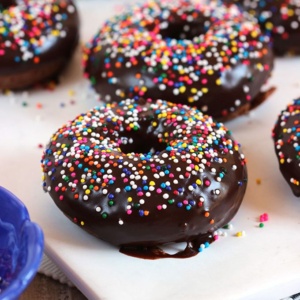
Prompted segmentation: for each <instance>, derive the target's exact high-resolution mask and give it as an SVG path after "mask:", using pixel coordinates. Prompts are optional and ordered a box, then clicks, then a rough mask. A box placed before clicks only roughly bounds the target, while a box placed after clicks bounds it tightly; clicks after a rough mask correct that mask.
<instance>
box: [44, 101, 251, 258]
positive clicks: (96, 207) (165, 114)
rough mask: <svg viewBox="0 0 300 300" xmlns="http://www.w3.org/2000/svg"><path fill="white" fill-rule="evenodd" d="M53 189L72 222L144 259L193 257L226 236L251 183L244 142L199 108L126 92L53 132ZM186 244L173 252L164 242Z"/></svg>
mask: <svg viewBox="0 0 300 300" xmlns="http://www.w3.org/2000/svg"><path fill="white" fill-rule="evenodd" d="M42 169H43V172H44V184H43V186H44V190H45V191H46V192H48V193H49V194H50V196H51V197H52V198H53V200H54V201H55V203H56V205H57V206H58V207H59V208H60V209H61V210H62V212H63V213H64V214H65V215H66V216H67V217H68V218H70V219H71V220H72V221H73V222H75V223H76V224H77V225H79V226H80V227H81V228H83V229H84V230H86V231H87V232H89V233H91V234H93V235H95V236H96V237H98V238H100V239H102V240H104V241H107V242H109V243H112V244H114V245H117V246H120V247H121V252H123V253H126V254H128V255H133V256H139V257H144V258H152V259H154V258H162V257H190V256H193V255H196V254H197V253H198V252H199V248H201V245H203V244H205V243H210V242H211V241H213V240H215V239H217V236H216V234H215V231H216V230H217V229H218V228H220V227H222V226H224V225H225V224H227V223H228V222H229V221H230V220H231V219H232V217H233V216H234V215H235V213H236V212H237V210H238V208H239V206H240V204H241V202H242V199H243V196H244V193H245V190H246V183H247V171H246V165H245V160H244V156H243V154H241V153H240V150H239V145H238V143H237V142H236V141H234V140H233V139H232V137H231V135H230V133H228V131H227V129H226V128H225V127H224V125H223V124H221V123H215V122H214V121H213V120H212V119H211V117H208V116H204V115H202V113H201V112H200V111H198V110H196V109H194V108H190V107H187V106H184V105H178V106H176V105H175V104H172V103H169V102H165V101H161V100H158V101H157V102H152V101H151V100H147V101H145V100H139V101H135V100H129V99H128V100H126V101H122V102H120V103H119V104H117V103H112V104H111V105H110V104H108V105H106V106H101V107H100V108H94V109H92V110H90V111H89V112H87V114H82V115H79V116H78V117H76V118H75V119H74V120H73V121H71V122H69V123H67V124H66V125H64V126H63V127H62V128H60V129H59V130H58V131H57V132H56V133H54V135H53V136H52V137H51V139H50V142H49V144H48V146H47V147H46V150H45V152H44V155H43V158H42ZM171 242H186V243H187V247H186V249H185V250H183V251H179V253H177V254H174V255H169V254H166V253H164V251H163V250H159V249H157V247H159V245H162V244H166V243H171Z"/></svg>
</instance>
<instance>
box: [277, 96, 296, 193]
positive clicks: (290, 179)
mask: <svg viewBox="0 0 300 300" xmlns="http://www.w3.org/2000/svg"><path fill="white" fill-rule="evenodd" d="M299 132H300V99H297V100H294V102H293V103H291V104H289V105H288V106H287V108H286V109H284V110H282V111H281V113H280V115H279V116H278V120H277V121H276V124H275V126H274V129H273V139H274V145H275V152H276V155H277V158H278V162H279V168H280V171H281V173H282V175H283V177H284V178H285V180H286V181H287V183H288V184H289V186H290V187H291V189H292V191H293V193H294V195H295V196H297V197H300V166H299V162H300V148H299V141H300V134H299Z"/></svg>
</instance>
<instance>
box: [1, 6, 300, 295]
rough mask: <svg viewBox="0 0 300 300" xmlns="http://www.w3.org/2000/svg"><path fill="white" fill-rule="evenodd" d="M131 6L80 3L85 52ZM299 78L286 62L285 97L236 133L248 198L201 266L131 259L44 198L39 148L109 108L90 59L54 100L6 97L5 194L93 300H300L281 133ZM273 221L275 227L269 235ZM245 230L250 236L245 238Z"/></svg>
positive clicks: (296, 239)
mask: <svg viewBox="0 0 300 300" xmlns="http://www.w3.org/2000/svg"><path fill="white" fill-rule="evenodd" d="M122 3H123V2H122V1H120V0H119V1H117V0H111V1H100V0H98V1H97V0H90V1H84V0H83V1H80V2H78V6H79V9H80V13H81V31H82V36H81V40H82V42H87V41H88V40H89V39H90V38H91V36H92V35H93V34H94V33H95V32H96V30H97V29H98V28H99V26H100V25H101V24H102V22H103V21H104V20H105V19H106V18H107V17H109V16H110V15H112V14H113V13H114V12H115V11H117V10H118V9H119V7H120V5H122ZM299 70H300V57H294V58H290V57H286V58H280V59H276V64H275V69H274V72H273V77H272V79H271V80H270V83H271V84H272V85H275V86H276V87H277V90H276V92H275V93H274V94H273V95H272V96H271V97H270V98H269V99H268V100H267V102H265V103H264V104H262V105H261V106H260V107H258V108H257V109H256V110H255V111H253V112H251V113H250V114H248V115H246V116H243V117H240V118H238V119H237V120H234V121H231V122H229V123H227V127H228V128H229V129H231V130H232V132H233V135H234V137H235V138H236V139H237V140H238V141H239V142H240V143H241V144H242V147H243V148H242V149H243V151H244V154H245V155H246V157H247V160H248V172H249V183H248V189H247V192H246V196H245V199H244V202H243V204H242V206H241V208H240V210H239V212H238V213H237V215H236V216H235V218H234V219H233V220H232V224H233V226H234V228H233V229H232V230H230V231H227V233H228V236H227V237H221V238H220V240H219V241H217V242H215V243H213V244H212V245H211V246H210V248H209V249H206V250H205V251H204V252H203V253H200V254H199V255H197V256H196V257H193V258H189V259H161V260H155V261H151V260H143V259H137V258H132V257H129V256H126V255H123V254H121V253H119V252H118V249H116V248H115V247H113V246H110V245H108V244H106V243H104V242H102V241H100V240H97V239H96V238H94V237H92V236H90V235H88V234H87V233H85V232H84V231H82V230H81V229H80V228H78V227H77V226H76V225H74V224H72V223H71V222H70V221H69V220H68V219H67V218H65V216H64V215H63V214H62V213H61V212H60V211H59V210H58V208H57V207H56V206H55V204H54V203H53V201H52V200H51V199H50V197H49V195H48V194H45V193H44V192H43V190H42V179H41V178H42V172H41V167H40V159H41V156H42V151H43V149H41V148H40V147H39V144H42V145H43V146H44V145H45V144H46V143H47V142H48V140H49V138H50V136H51V134H52V133H53V132H54V131H55V130H56V129H57V128H58V127H60V126H61V125H62V124H64V123H65V122H66V121H67V120H70V119H73V118H74V117H75V116H76V115H77V114H79V113H82V112H85V111H87V110H88V109H89V108H91V107H92V106H94V105H99V104H100V102H99V101H98V98H97V96H95V94H94V93H93V92H92V91H91V90H90V88H89V84H88V82H87V81H86V80H85V79H83V77H82V69H81V56H80V49H78V51H77V52H76V55H75V56H74V58H73V60H72V63H71V65H70V66H69V68H68V69H67V70H66V72H65V73H64V75H63V78H62V80H61V84H60V85H58V86H57V87H56V88H55V90H54V91H48V90H45V89H35V90H31V91H28V92H23V93H10V94H8V95H0V126H1V144H0V185H2V186H4V187H6V188H8V189H10V190H11V191H12V192H13V193H14V194H16V195H17V196H18V197H19V198H20V199H21V200H22V201H23V202H24V203H25V204H26V206H27V207H28V210H29V213H30V216H31V219H32V220H33V221H35V222H37V223H38V224H39V225H40V226H41V227H42V228H43V231H44V233H45V251H46V253H47V255H48V256H49V257H50V258H51V259H52V260H53V261H54V262H55V263H57V264H58V265H59V266H60V267H61V269H62V270H63V271H64V272H65V273H66V275H67V276H68V277H69V278H70V280H71V281H73V282H74V284H75V285H77V287H78V288H79V289H80V290H81V291H82V292H83V293H84V294H85V295H86V296H87V297H88V298H89V299H91V300H93V299H101V300H119V299H122V300H135V299H139V300H140V299H145V300H146V299H149V300H150V299H151V300H153V299H157V300H160V299H161V300H163V299H172V300H180V299H222V300H224V299H243V300H246V299H247V300H252V299H266V300H267V299H272V300H273V299H281V298H283V297H286V296H288V295H290V294H292V293H296V292H299V291H300V233H299V231H300V199H297V198H296V197H294V196H293V194H292V192H291V190H290V189H289V187H288V185H287V183H286V182H285V181H284V180H283V177H282V176H281V174H280V173H279V168H278V163H277V159H276V157H275V152H274V149H273V141H272V139H271V129H272V127H273V124H274V122H275V120H276V118H277V115H278V114H279V112H280V110H281V109H283V108H285V106H286V105H287V103H288V102H290V101H292V100H293V99H294V98H296V97H298V96H300V76H299ZM220 98H221V97H220ZM24 102H25V103H26V104H27V106H24V105H23V104H24ZM257 179H259V180H261V184H260V185H259V184H257ZM265 212H266V213H268V214H269V221H268V222H266V223H265V227H264V228H259V227H258V224H259V220H258V219H259V216H260V214H262V213H265ZM242 230H244V231H245V232H246V236H245V237H241V238H239V237H236V236H235V234H236V233H237V232H238V231H242Z"/></svg>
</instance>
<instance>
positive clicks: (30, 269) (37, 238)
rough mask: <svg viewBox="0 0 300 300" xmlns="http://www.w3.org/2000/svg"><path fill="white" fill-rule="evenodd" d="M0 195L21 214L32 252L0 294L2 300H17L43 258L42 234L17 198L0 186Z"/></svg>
mask: <svg viewBox="0 0 300 300" xmlns="http://www.w3.org/2000/svg"><path fill="white" fill-rule="evenodd" d="M0 195H1V196H2V197H5V198H7V199H9V200H10V201H12V202H13V203H14V205H15V206H16V207H17V208H18V209H19V210H20V211H21V212H22V230H24V231H26V232H27V233H28V236H29V238H30V241H31V242H32V244H31V250H32V251H31V253H29V255H28V256H29V261H28V260H27V262H26V264H25V266H24V268H22V269H21V270H20V272H18V274H17V275H16V276H15V277H14V279H13V280H12V281H11V283H10V284H9V286H7V287H6V288H5V289H4V290H3V291H2V292H1V293H0V298H1V299H2V300H11V299H17V298H18V297H19V296H20V295H21V294H22V293H23V291H24V290H25V289H26V288H27V287H28V285H29V283H30V282H31V281H32V279H33V278H34V276H35V275H36V273H37V271H38V268H39V266H40V263H41V260H42V257H43V251H44V234H43V231H42V229H41V228H40V226H39V225H38V224H36V223H34V222H32V221H31V220H30V216H29V213H28V210H27V208H26V206H25V205H24V203H23V202H22V201H21V200H20V199H19V198H17V197H16V196H15V195H14V194H13V193H12V192H10V191H8V190H7V189H5V188H4V187H2V186H0Z"/></svg>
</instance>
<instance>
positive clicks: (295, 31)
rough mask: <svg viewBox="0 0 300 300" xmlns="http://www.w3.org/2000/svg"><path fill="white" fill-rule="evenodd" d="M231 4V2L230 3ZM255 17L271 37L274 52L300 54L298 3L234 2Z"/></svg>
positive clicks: (253, 0)
mask: <svg viewBox="0 0 300 300" xmlns="http://www.w3.org/2000/svg"><path fill="white" fill-rule="evenodd" d="M231 2H232V1H231ZM234 2H235V3H238V4H241V5H242V7H243V8H244V9H246V10H247V11H249V12H250V13H251V14H252V15H253V16H255V17H256V18H257V20H258V22H259V24H260V26H261V28H262V30H263V31H264V32H265V33H266V34H268V35H270V36H271V38H272V43H273V48H274V52H275V54H277V55H284V54H286V53H294V54H300V2H299V1H295V0H284V1H278V0H242V1H241V0H236V1H234Z"/></svg>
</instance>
